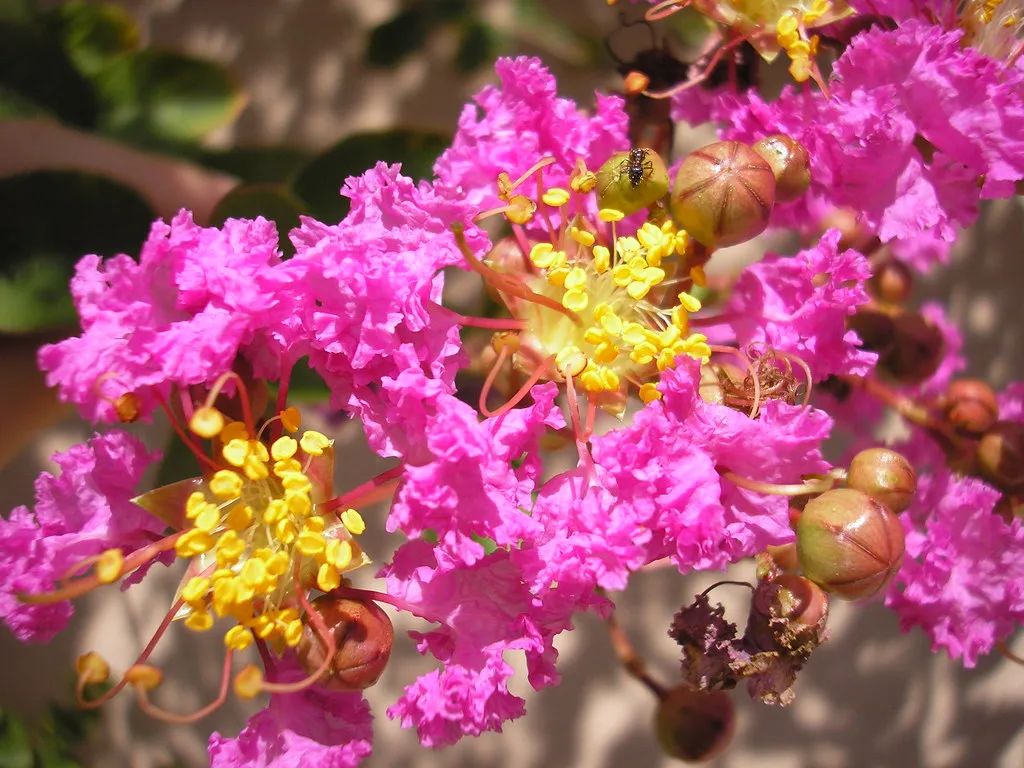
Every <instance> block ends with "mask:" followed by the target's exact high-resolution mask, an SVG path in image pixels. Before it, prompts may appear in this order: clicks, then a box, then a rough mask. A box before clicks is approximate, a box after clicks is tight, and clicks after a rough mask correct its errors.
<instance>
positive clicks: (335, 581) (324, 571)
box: [316, 563, 341, 592]
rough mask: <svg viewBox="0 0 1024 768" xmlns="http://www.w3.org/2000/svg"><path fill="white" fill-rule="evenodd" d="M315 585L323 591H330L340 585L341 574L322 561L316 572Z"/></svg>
mask: <svg viewBox="0 0 1024 768" xmlns="http://www.w3.org/2000/svg"><path fill="white" fill-rule="evenodd" d="M316 585H317V586H318V587H319V588H320V589H322V590H323V591H324V592H330V591H331V590H333V589H337V588H338V587H339V586H340V585H341V574H340V573H338V569H337V568H335V567H334V566H333V565H331V564H330V563H324V564H323V565H321V566H320V568H319V570H317V572H316Z"/></svg>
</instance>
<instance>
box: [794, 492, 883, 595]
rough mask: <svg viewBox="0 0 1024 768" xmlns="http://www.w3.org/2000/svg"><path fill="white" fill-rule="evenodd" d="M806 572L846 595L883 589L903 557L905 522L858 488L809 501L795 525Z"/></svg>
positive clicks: (798, 552) (831, 589) (801, 562)
mask: <svg viewBox="0 0 1024 768" xmlns="http://www.w3.org/2000/svg"><path fill="white" fill-rule="evenodd" d="M796 546H797V554H798V556H799V558H800V567H801V568H803V571H804V575H805V576H806V577H807V578H808V579H810V580H811V581H813V582H815V583H816V584H818V586H820V587H821V588H822V589H825V590H828V591H829V592H834V593H835V594H837V595H839V596H840V597H844V598H846V599H847V600H858V599H860V598H862V597H870V596H871V595H873V594H875V593H876V592H878V591H879V590H881V589H882V588H883V587H884V586H885V585H886V583H888V581H889V579H890V578H891V577H892V576H893V574H895V573H896V572H897V571H898V570H899V568H900V565H901V564H902V562H903V527H902V526H901V525H900V521H899V519H898V518H897V517H896V515H894V514H893V513H892V511H891V510H889V509H888V507H886V506H885V505H884V504H882V503H881V502H879V501H877V500H875V499H873V498H871V497H870V496H868V495H867V494H866V493H863V492H862V491H858V490H855V489H853V488H837V489H834V490H831V491H826V492H825V493H823V494H821V496H818V497H817V498H815V499H812V500H811V501H810V502H808V504H807V506H806V507H805V508H804V513H803V514H802V515H801V516H800V521H799V522H798V523H797V527H796Z"/></svg>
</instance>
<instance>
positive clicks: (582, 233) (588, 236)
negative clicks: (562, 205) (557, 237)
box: [569, 227, 596, 248]
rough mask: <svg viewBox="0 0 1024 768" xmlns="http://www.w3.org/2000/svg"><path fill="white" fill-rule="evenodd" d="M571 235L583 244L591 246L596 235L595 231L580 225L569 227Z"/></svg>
mask: <svg viewBox="0 0 1024 768" xmlns="http://www.w3.org/2000/svg"><path fill="white" fill-rule="evenodd" d="M569 237H571V238H572V239H573V240H575V241H576V242H577V243H579V244H580V245H582V246H585V247H587V248H589V247H590V246H592V245H593V244H594V241H595V239H596V238H595V237H594V233H593V232H590V231H589V230H586V229H580V228H579V227H570V228H569Z"/></svg>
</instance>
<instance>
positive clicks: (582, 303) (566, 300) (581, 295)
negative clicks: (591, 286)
mask: <svg viewBox="0 0 1024 768" xmlns="http://www.w3.org/2000/svg"><path fill="white" fill-rule="evenodd" d="M588 303H590V297H589V296H588V295H587V293H586V291H581V290H579V289H574V290H571V291H566V292H565V294H564V295H563V296H562V306H563V307H565V308H566V309H571V310H572V311H573V312H582V311H583V310H584V309H586V308H587V304H588Z"/></svg>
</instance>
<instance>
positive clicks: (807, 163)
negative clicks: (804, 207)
mask: <svg viewBox="0 0 1024 768" xmlns="http://www.w3.org/2000/svg"><path fill="white" fill-rule="evenodd" d="M752 149H753V150H754V151H755V152H757V154H759V155H760V156H761V157H763V158H764V159H765V161H766V162H767V163H768V165H770V166H771V168H772V173H774V174H775V199H776V201H778V202H780V203H789V202H792V201H793V200H796V199H797V198H798V197H800V196H801V195H802V194H803V193H804V192H806V191H807V187H808V186H810V183H811V158H810V157H809V156H808V154H807V149H806V148H805V147H804V145H803V144H801V143H800V142H799V141H797V140H796V139H794V138H791V137H790V136H786V135H785V134H781V133H779V134H775V135H774V136H766V137H765V138H763V139H761V140H760V141H759V142H757V143H756V144H755V145H754V146H753V147H752Z"/></svg>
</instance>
